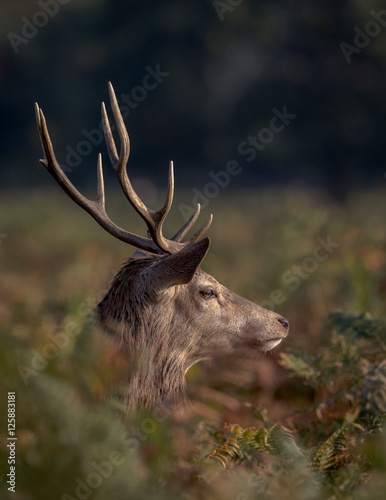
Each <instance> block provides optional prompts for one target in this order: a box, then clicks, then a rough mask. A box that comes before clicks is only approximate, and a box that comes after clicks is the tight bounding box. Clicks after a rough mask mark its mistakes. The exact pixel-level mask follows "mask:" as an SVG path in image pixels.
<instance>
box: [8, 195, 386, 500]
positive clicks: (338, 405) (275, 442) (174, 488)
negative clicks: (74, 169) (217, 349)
mask: <svg viewBox="0 0 386 500" xmlns="http://www.w3.org/2000/svg"><path fill="white" fill-rule="evenodd" d="M50 193H51V194H50V195H47V192H44V191H36V192H35V193H32V194H31V193H29V194H27V193H25V192H14V193H12V194H3V195H2V197H1V202H0V203H1V205H2V206H1V208H2V210H0V233H1V235H3V237H2V239H1V244H0V252H1V260H2V272H1V276H2V279H1V283H0V331H1V335H2V343H3V346H5V349H4V348H3V349H2V350H1V352H0V370H1V371H0V385H1V394H2V396H1V397H2V399H3V402H4V403H5V400H6V394H7V391H15V393H16V406H17V413H16V435H17V438H18V440H17V446H16V453H17V469H16V494H13V493H10V492H7V491H6V483H5V481H6V477H5V473H4V471H5V472H7V467H8V466H7V464H6V459H7V457H8V448H7V439H6V438H7V423H6V414H5V405H4V404H2V408H3V410H2V411H1V412H0V436H1V441H0V442H1V448H0V459H1V462H2V467H1V474H2V475H1V483H2V488H4V490H5V493H4V495H3V497H4V498H13V499H15V498H16V499H23V500H30V499H31V500H35V499H36V500H37V499H41V498H49V499H61V500H62V499H63V500H65V499H67V500H69V499H73V498H78V499H86V498H91V499H95V500H97V499H103V500H105V499H106V498H109V499H111V500H113V499H120V500H121V499H126V498H128V499H131V498H133V499H136V500H137V499H138V500H141V499H152V498H154V499H163V498H165V499H166V498H168V499H174V498H175V499H189V500H190V499H200V498H213V499H215V498H216V499H217V498H222V499H224V500H228V499H232V500H234V499H236V500H247V499H254V498H262V499H271V498H282V499H284V500H286V499H292V498H296V499H299V500H303V499H305V500H308V499H310V500H311V499H321V500H322V499H323V500H325V499H331V500H333V499H334V500H335V499H340V498H349V499H352V500H362V499H374V498H382V497H383V496H384V491H385V490H386V474H385V473H386V438H385V431H386V362H385V353H386V342H385V333H386V318H385V314H386V312H385V294H386V246H385V245H386V243H385V242H386V215H385V214H386V201H385V199H384V196H383V195H382V194H380V193H377V192H371V193H359V192H358V193H355V195H353V196H352V198H351V199H350V200H349V201H348V204H347V205H346V207H345V209H344V210H343V209H342V208H340V207H336V206H334V205H330V204H328V203H326V201H325V200H324V199H322V198H320V197H319V195H317V194H315V193H311V194H310V193H307V192H304V191H302V190H299V189H295V188H294V189H293V190H292V191H286V192H284V191H282V192H280V191H278V190H275V191H274V192H270V191H264V192H260V193H256V192H254V193H252V192H251V193H246V192H242V193H237V192H232V193H228V194H227V193H225V192H224V193H222V196H219V197H218V198H217V199H216V200H213V201H212V202H211V205H210V207H208V209H210V210H211V211H213V212H214V213H215V216H216V217H215V222H214V224H213V229H211V236H213V238H212V239H213V244H212V248H211V250H210V253H209V254H208V257H207V259H206V260H205V265H204V266H203V267H204V268H205V269H206V270H208V272H210V273H211V274H213V275H215V276H217V277H218V279H219V280H220V281H221V282H223V283H224V284H225V285H227V286H229V287H230V288H232V289H234V290H235V291H236V292H237V293H240V294H242V295H244V296H246V297H248V298H250V299H251V300H254V301H256V302H258V303H263V302H264V301H271V302H272V303H273V306H274V308H275V310H277V311H280V313H281V314H283V315H284V316H286V317H287V318H288V319H289V321H290V324H291V332H290V336H289V338H288V340H287V341H286V342H285V343H284V344H283V346H282V347H280V348H278V349H276V351H275V352H274V353H270V354H267V355H265V356H262V355H261V356H260V355H259V356H258V357H256V356H254V355H253V354H251V356H250V357H249V358H245V359H242V360H240V359H233V358H232V357H229V358H227V359H218V360H215V361H213V362H210V363H209V362H203V363H201V364H199V365H197V366H196V367H194V368H193V369H192V370H190V372H189V373H188V379H189V380H188V385H189V395H190V399H191V408H188V409H187V411H186V415H185V416H184V415H180V414H164V413H159V412H149V413H143V414H140V415H138V416H137V417H136V419H135V420H134V421H128V420H127V419H126V418H125V416H124V409H123V408H122V405H121V403H120V398H119V394H120V392H121V391H122V379H123V378H124V377H125V376H127V375H128V374H129V367H128V366H127V365H126V363H125V360H124V358H122V356H119V355H117V353H116V351H115V349H114V346H113V344H112V342H111V341H110V340H109V339H108V338H105V337H104V336H103V335H102V334H100V332H99V330H98V327H97V325H96V324H95V323H94V320H93V318H92V313H91V312H92V308H93V307H94V306H95V304H96V303H97V301H98V300H99V299H100V298H101V296H102V295H103V290H104V289H105V287H106V285H107V283H108V281H109V280H110V279H111V277H112V274H113V273H114V271H115V270H117V268H118V267H119V265H120V264H121V263H122V262H123V261H124V259H125V258H126V257H127V256H128V255H130V253H131V249H128V248H127V247H126V246H125V245H124V244H120V243H119V242H117V241H114V240H113V239H112V238H111V237H110V236H109V235H107V234H104V232H103V231H102V230H101V229H100V228H99V227H98V226H97V225H96V224H95V223H94V222H93V221H92V220H91V219H90V218H89V217H88V216H87V214H83V213H81V211H80V209H79V208H78V207H76V206H73V204H72V203H71V201H69V200H68V199H66V197H65V196H64V195H63V194H62V193H61V192H59V190H58V189H57V188H56V187H55V186H54V187H53V188H52V189H51V190H50ZM189 196H190V194H189V193H185V196H184V199H187V198H189ZM228 196H229V198H228ZM145 197H146V193H145ZM161 198H162V196H159V199H161ZM107 199H108V200H112V199H113V200H114V202H112V203H111V202H110V204H109V207H108V209H109V213H111V215H112V218H114V220H117V221H118V222H122V223H123V224H125V223H126V225H130V228H131V229H133V230H139V227H140V225H141V223H140V222H139V221H138V222H136V221H132V214H131V213H130V214H129V216H128V217H129V218H130V223H129V224H127V222H125V220H126V217H125V216H122V214H124V215H125V214H126V213H127V212H126V203H125V201H124V200H122V202H121V201H120V199H118V198H117V197H116V196H115V193H108V195H107ZM154 204H155V205H156V204H157V202H155V203H154ZM5 206H6V207H7V208H6V210H4V207H5ZM176 206H178V200H177V203H176ZM375 206H376V207H377V210H376V211H375V210H374V207H375ZM26 207H28V211H29V216H28V219H26V216H25V214H26ZM235 207H237V209H235ZM176 212H178V210H176ZM177 218H179V220H180V215H179V214H178V213H176V220H177ZM136 224H138V227H135V225H136ZM173 224H174V221H173V220H172V221H171V222H170V226H169V227H170V232H172V226H173ZM175 225H177V222H176V224H175ZM329 241H330V243H331V242H333V243H335V244H337V245H339V246H335V247H331V248H330V249H331V252H328V251H327V250H326V251H325V252H323V251H319V252H315V250H316V248H317V247H318V246H319V245H321V244H322V243H321V242H323V244H324V245H327V243H326V242H329ZM322 246H323V245H322ZM318 256H319V257H318ZM320 256H322V259H320ZM326 256H327V257H326ZM324 257H326V258H324ZM293 266H300V271H301V274H300V273H299V268H294V267H293ZM296 277H297V278H298V281H297V280H295V278H296ZM295 285H296V286H295ZM273 291H276V292H277V291H279V292H281V294H279V293H272V292H273ZM279 302H280V303H279ZM338 309H339V310H338ZM331 311H333V312H331ZM343 311H344V312H343ZM350 311H351V312H350ZM50 346H51V347H50Z"/></svg>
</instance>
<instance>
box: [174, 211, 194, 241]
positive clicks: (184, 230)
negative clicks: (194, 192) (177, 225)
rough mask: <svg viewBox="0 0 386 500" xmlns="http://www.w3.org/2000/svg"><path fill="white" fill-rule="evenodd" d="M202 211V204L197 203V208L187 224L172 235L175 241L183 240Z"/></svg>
mask: <svg viewBox="0 0 386 500" xmlns="http://www.w3.org/2000/svg"><path fill="white" fill-rule="evenodd" d="M200 211H201V205H200V204H199V203H197V208H196V210H195V212H194V214H193V215H192V216H191V218H190V219H189V220H188V221H187V222H185V224H184V225H183V226H182V228H181V229H179V230H178V231H177V232H176V234H175V235H174V236H173V237H172V240H173V241H177V242H181V241H182V240H183V238H184V236H185V235H186V234H187V232H188V231H189V229H190V228H191V227H193V224H194V223H195V222H196V220H197V219H198V216H199V215H200Z"/></svg>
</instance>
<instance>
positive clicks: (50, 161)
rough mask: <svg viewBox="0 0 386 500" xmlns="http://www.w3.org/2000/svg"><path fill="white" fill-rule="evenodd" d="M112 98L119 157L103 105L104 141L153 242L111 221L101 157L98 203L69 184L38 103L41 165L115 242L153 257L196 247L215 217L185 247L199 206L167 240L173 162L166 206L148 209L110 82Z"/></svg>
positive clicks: (126, 194) (99, 163)
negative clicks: (135, 182) (136, 185)
mask: <svg viewBox="0 0 386 500" xmlns="http://www.w3.org/2000/svg"><path fill="white" fill-rule="evenodd" d="M109 94H110V103H111V108H112V111H113V115H114V118H115V122H116V125H117V129H118V134H119V138H120V153H119V156H118V153H117V148H116V146H115V142H114V138H113V135H112V133H111V128H110V124H109V120H108V117H107V113H106V108H105V105H104V103H103V102H102V122H103V131H104V135H105V140H106V144H107V150H108V153H109V157H110V160H111V164H112V166H113V168H114V170H115V172H116V174H117V177H118V180H119V183H120V185H121V187H122V190H123V192H124V194H125V196H126V198H127V199H128V200H129V202H130V203H131V205H132V206H133V208H134V209H135V210H136V211H137V212H138V214H139V215H140V216H141V217H142V219H143V220H144V221H145V222H146V225H147V227H148V230H149V234H150V236H151V238H145V237H143V236H138V235H136V234H133V233H130V232H129V231H125V230H124V229H122V228H120V227H119V226H117V225H116V224H114V222H112V221H111V219H110V218H109V217H108V215H107V213H106V209H105V193H104V181H103V169H102V156H101V154H99V155H98V163H97V179H98V188H97V199H96V200H95V201H93V200H89V199H88V198H86V197H85V196H83V195H82V194H81V193H80V192H79V191H78V190H77V189H76V188H75V186H74V185H73V184H72V183H71V182H70V180H69V179H68V177H67V176H66V175H65V173H64V172H63V170H62V169H61V167H60V165H59V163H58V161H57V160H56V157H55V153H54V149H53V146H52V142H51V139H50V136H49V133H48V129H47V124H46V120H45V117H44V114H43V111H42V110H41V109H40V108H39V106H38V104H37V103H35V110H36V122H37V126H38V130H39V135H40V139H41V142H42V146H43V151H44V155H45V158H44V159H43V160H40V162H41V163H42V164H43V165H44V166H45V167H46V169H47V170H48V172H49V173H50V174H51V175H52V176H53V177H54V179H55V180H56V182H57V183H58V184H59V185H60V186H61V188H62V189H63V190H64V191H65V192H66V193H67V194H68V196H70V198H72V199H73V200H74V201H75V203H77V204H78V205H79V206H80V207H82V208H83V209H84V210H86V212H88V213H89V214H90V215H91V217H93V218H94V219H95V220H96V221H97V222H98V224H99V225H101V226H102V227H103V228H104V229H105V230H106V231H108V232H109V233H110V234H112V235H113V236H115V237H116V238H118V239H120V240H122V241H124V242H126V243H129V244H130V245H133V246H135V247H137V248H141V249H142V250H145V251H148V252H152V253H169V254H170V253H176V252H178V251H179V250H181V249H182V248H184V247H185V246H187V245H189V244H190V243H194V242H195V241H197V240H199V239H200V238H201V236H202V235H203V234H204V233H205V232H206V231H207V229H208V228H209V226H210V224H211V222H212V219H213V216H212V215H210V217H209V219H208V220H207V221H206V223H205V224H204V225H203V226H202V227H201V228H200V229H199V230H198V231H197V232H196V233H195V234H194V235H193V236H192V237H191V238H190V239H189V240H188V241H186V242H183V243H182V239H183V238H184V236H185V235H186V234H187V232H188V231H189V230H190V229H191V227H192V226H193V224H194V223H195V222H196V220H197V218H198V216H199V213H200V204H198V205H197V209H196V211H195V213H194V214H193V215H192V217H191V218H190V219H189V220H188V221H187V222H186V223H185V224H184V225H183V226H182V228H181V229H180V230H179V231H178V232H177V233H176V234H175V235H174V236H173V237H172V239H171V240H168V239H166V238H165V237H164V236H163V234H162V226H163V223H164V221H165V219H166V216H167V215H168V213H169V211H170V208H171V206H172V201H173V193H174V174H173V162H170V165H169V181H168V190H167V195H166V200H165V203H164V205H163V206H162V207H161V208H160V209H159V210H157V211H154V210H151V209H150V208H148V207H147V206H146V205H145V204H144V203H143V201H142V200H141V199H140V197H139V196H138V195H137V193H136V192H135V191H134V189H133V187H132V185H131V182H130V179H129V177H128V175H127V171H126V166H127V161H128V159H129V155H130V140H129V135H128V133H127V130H126V127H125V124H124V121H123V118H122V114H121V112H120V110H119V106H118V102H117V98H116V96H115V93H114V89H113V86H112V85H111V83H110V82H109Z"/></svg>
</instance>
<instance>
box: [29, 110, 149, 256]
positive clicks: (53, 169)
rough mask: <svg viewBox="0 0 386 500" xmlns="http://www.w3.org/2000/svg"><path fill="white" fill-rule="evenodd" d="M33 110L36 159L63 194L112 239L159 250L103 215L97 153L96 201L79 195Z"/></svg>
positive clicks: (42, 120)
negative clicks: (37, 138) (37, 146)
mask: <svg viewBox="0 0 386 500" xmlns="http://www.w3.org/2000/svg"><path fill="white" fill-rule="evenodd" d="M35 113H36V124H37V127H38V130H39V136H40V140H41V143H42V147H43V151H44V159H43V160H40V162H41V163H42V165H44V167H45V168H46V169H47V170H48V172H49V173H50V174H51V175H52V177H53V178H54V179H55V180H56V182H57V183H58V184H59V186H60V187H61V188H62V189H63V191H65V193H67V194H68V196H69V197H70V198H71V199H72V200H74V201H75V203H76V204H77V205H79V206H80V207H81V208H83V209H84V210H85V211H86V212H88V213H89V214H90V215H91V217H93V219H95V220H96V222H98V224H99V225H101V226H102V227H103V228H104V229H106V231H107V232H109V233H110V234H112V235H113V236H115V237H116V238H118V239H120V240H121V241H124V242H125V243H129V244H130V245H133V246H135V247H137V248H142V249H143V250H145V251H148V252H152V253H159V248H158V247H157V246H156V245H155V244H154V242H153V241H152V240H151V239H148V238H144V237H142V236H138V235H136V234H133V233H130V232H129V231H125V230H124V229H121V228H120V227H119V226H117V225H116V224H114V222H112V221H111V220H110V218H109V217H108V215H107V214H106V210H105V194H104V181H103V169H102V157H101V155H99V156H98V164H97V177H98V195H97V200H96V201H93V200H89V199H88V198H86V197H85V196H83V195H82V194H81V193H80V192H79V191H78V190H77V189H76V187H75V186H74V185H73V184H72V183H71V182H70V180H69V179H68V177H67V176H66V174H65V173H64V172H63V170H62V169H61V167H60V165H59V163H58V161H57V159H56V157H55V152H54V148H53V146H52V142H51V138H50V135H49V133H48V129H47V124H46V119H45V117H44V114H43V111H42V110H41V109H40V108H39V106H38V104H37V103H35Z"/></svg>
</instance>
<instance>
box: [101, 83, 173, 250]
mask: <svg viewBox="0 0 386 500" xmlns="http://www.w3.org/2000/svg"><path fill="white" fill-rule="evenodd" d="M109 95H110V103H111V109H112V111H113V115H114V119H115V122H116V125H117V129H118V134H119V138H120V142H121V150H120V153H119V157H118V155H117V149H116V146H115V142H114V138H113V135H112V133H111V128H110V124H109V120H108V117H107V113H106V108H105V106H104V105H103V104H102V123H103V130H104V134H105V139H106V144H107V149H108V151H109V156H110V160H111V163H112V165H113V167H114V170H115V172H116V174H117V176H118V180H119V183H120V185H121V188H122V191H123V192H124V194H125V196H126V198H127V199H128V200H129V202H130V203H131V205H132V206H133V208H134V209H135V210H136V212H137V213H138V214H139V215H140V216H141V217H142V219H144V221H145V222H146V224H147V227H148V229H149V232H150V234H151V237H152V238H153V240H154V242H155V244H156V245H158V246H159V248H160V249H161V250H163V251H165V252H167V253H174V252H175V251H176V249H175V246H174V245H172V244H170V241H169V240H167V239H166V238H165V237H164V236H163V234H162V225H163V222H164V220H165V218H166V216H167V214H168V213H169V210H170V207H171V204H172V201H173V193H174V174H173V163H172V162H171V163H170V167H169V182H168V193H167V197H166V201H165V203H164V205H163V207H162V208H161V209H160V210H158V211H154V210H151V209H150V208H148V207H147V206H146V205H145V204H144V203H143V201H142V200H141V198H140V197H139V196H138V195H137V193H136V192H135V190H134V188H133V186H132V184H131V182H130V179H129V177H128V175H127V170H126V166H127V161H128V159H129V155H130V139H129V135H128V133H127V130H126V127H125V123H124V121H123V117H122V114H121V111H120V109H119V106H118V101H117V98H116V95H115V92H114V88H113V86H112V84H111V82H109Z"/></svg>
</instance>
